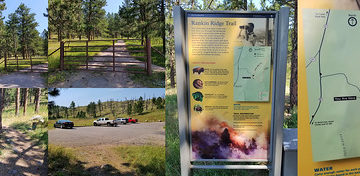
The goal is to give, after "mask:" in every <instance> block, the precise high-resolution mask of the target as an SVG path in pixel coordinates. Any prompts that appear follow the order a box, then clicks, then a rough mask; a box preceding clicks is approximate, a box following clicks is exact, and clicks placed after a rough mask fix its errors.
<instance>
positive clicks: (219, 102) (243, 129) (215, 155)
mask: <svg viewBox="0 0 360 176" xmlns="http://www.w3.org/2000/svg"><path fill="white" fill-rule="evenodd" d="M274 18H275V15H274V14H263V15H262V14H235V13H228V14H221V13H214V14H212V13H195V12H194V13H193V12H191V13H188V14H187V22H186V24H187V29H186V31H187V32H186V34H187V48H188V50H187V53H188V65H187V66H188V70H189V73H188V75H189V78H188V79H189V87H188V91H189V100H190V102H189V109H190V129H191V141H190V142H191V150H192V152H191V153H192V154H191V159H192V160H193V161H203V160H212V161H213V160H217V161H230V160H231V161H267V160H268V151H269V145H270V142H269V141H270V129H271V127H270V126H271V107H272V106H271V98H272V97H271V89H270V87H271V85H272V76H271V75H272V63H271V57H272V56H271V53H272V46H273V44H274V42H273V37H274V34H273V31H274V22H275V20H274Z"/></svg>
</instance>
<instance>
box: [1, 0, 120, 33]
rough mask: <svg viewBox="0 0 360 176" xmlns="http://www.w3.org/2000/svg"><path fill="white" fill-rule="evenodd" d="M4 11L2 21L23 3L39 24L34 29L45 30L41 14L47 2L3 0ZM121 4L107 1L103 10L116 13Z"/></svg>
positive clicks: (44, 20)
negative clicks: (4, 4)
mask: <svg viewBox="0 0 360 176" xmlns="http://www.w3.org/2000/svg"><path fill="white" fill-rule="evenodd" d="M5 3H6V10H4V11H3V16H4V17H5V19H4V21H6V20H7V19H8V15H9V14H10V13H14V12H15V10H16V9H17V8H18V7H19V5H20V4H21V3H24V4H25V5H26V6H27V7H29V8H30V11H31V13H35V14H36V15H35V20H36V22H37V23H39V26H38V27H36V29H37V30H38V31H39V33H40V34H41V32H42V31H43V30H44V29H47V26H48V19H47V18H46V17H44V15H43V13H46V8H47V7H48V0H5ZM122 3H123V0H107V5H106V6H105V7H104V9H105V10H106V13H107V12H110V13H111V12H118V11H119V6H120V5H121V4H122Z"/></svg>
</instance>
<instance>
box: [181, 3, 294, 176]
mask: <svg viewBox="0 0 360 176" xmlns="http://www.w3.org/2000/svg"><path fill="white" fill-rule="evenodd" d="M187 13H204V14H244V15H256V14H261V15H266V14H271V15H275V18H274V19H275V23H274V24H275V25H274V34H275V37H274V49H273V51H274V54H273V61H274V63H273V75H272V77H273V87H272V107H271V108H272V111H271V134H270V151H269V158H268V159H269V160H268V165H196V164H194V163H192V160H191V158H190V154H191V151H190V149H191V145H190V123H189V120H190V108H189V105H188V103H189V98H190V96H189V89H188V86H189V82H188V81H189V80H188V76H189V75H188V73H189V72H188V71H189V69H188V53H187V52H188V48H187V35H186V25H187V24H186V21H187ZM288 28H289V8H287V7H284V8H281V9H280V11H257V12H242V11H185V10H184V9H182V8H181V7H180V6H175V7H174V32H175V59H176V78H177V103H178V115H179V116H178V117H179V135H180V154H181V156H180V163H181V175H183V176H187V175H190V173H191V169H268V170H269V171H270V175H271V176H280V175H281V159H282V131H283V130H282V128H283V118H284V101H285V100H284V99H285V81H286V61H287V47H288ZM201 161H211V160H201ZM217 161H220V160H217ZM227 161H229V163H230V162H239V161H238V160H237V161H231V160H227ZM215 162H216V161H215ZM246 162H254V161H246Z"/></svg>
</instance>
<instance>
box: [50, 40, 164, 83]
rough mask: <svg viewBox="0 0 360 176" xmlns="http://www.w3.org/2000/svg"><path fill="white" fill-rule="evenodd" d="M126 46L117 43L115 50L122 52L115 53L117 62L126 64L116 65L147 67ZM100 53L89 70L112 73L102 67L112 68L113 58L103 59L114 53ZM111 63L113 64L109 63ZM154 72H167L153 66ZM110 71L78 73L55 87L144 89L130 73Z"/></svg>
mask: <svg viewBox="0 0 360 176" xmlns="http://www.w3.org/2000/svg"><path fill="white" fill-rule="evenodd" d="M125 45H126V44H125V42H124V41H122V40H119V41H118V42H117V43H115V47H116V48H115V50H116V51H122V52H116V53H115V57H116V58H115V59H116V61H121V62H124V63H116V66H126V65H135V66H137V67H145V63H144V62H142V61H139V60H136V59H134V58H132V57H131V56H130V54H129V53H128V52H126V51H127V49H126V47H124V46H125ZM111 50H112V47H110V48H108V49H106V50H105V51H111ZM105 51H104V52H100V53H98V54H97V55H96V56H95V57H93V60H92V61H89V66H88V68H89V70H99V69H102V70H108V71H112V69H113V68H112V67H101V66H112V64H113V63H112V60H113V58H112V57H102V56H112V55H113V53H112V52H105ZM119 56H128V57H127V58H119ZM99 61H107V62H99ZM109 61H111V62H109ZM152 70H153V71H154V72H165V68H164V67H160V66H157V65H154V64H153V65H152ZM108 71H85V70H84V71H76V72H73V73H71V75H70V76H69V77H68V78H67V79H66V80H65V82H62V83H58V84H56V85H54V86H53V87H73V88H76V87H77V88H80V87H92V88H103V87H108V88H121V87H126V88H139V87H144V86H143V85H141V84H138V83H135V82H134V81H132V80H131V79H130V76H129V73H127V72H108ZM116 71H126V70H125V68H123V67H116Z"/></svg>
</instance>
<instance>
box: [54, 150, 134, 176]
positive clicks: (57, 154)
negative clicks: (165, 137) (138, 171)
mask: <svg viewBox="0 0 360 176" xmlns="http://www.w3.org/2000/svg"><path fill="white" fill-rule="evenodd" d="M48 151H49V157H48V168H49V175H51V176H71V175H77V176H92V175H96V176H107V175H114V176H123V175H126V176H127V175H135V174H134V173H132V172H121V171H119V170H118V169H116V168H115V167H114V166H112V165H110V164H105V165H102V166H94V167H90V168H85V166H84V165H85V164H87V163H86V162H82V161H80V160H79V159H78V158H77V157H76V156H75V153H74V151H73V150H71V149H68V148H64V147H61V146H55V145H50V147H49V150H48Z"/></svg>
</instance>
